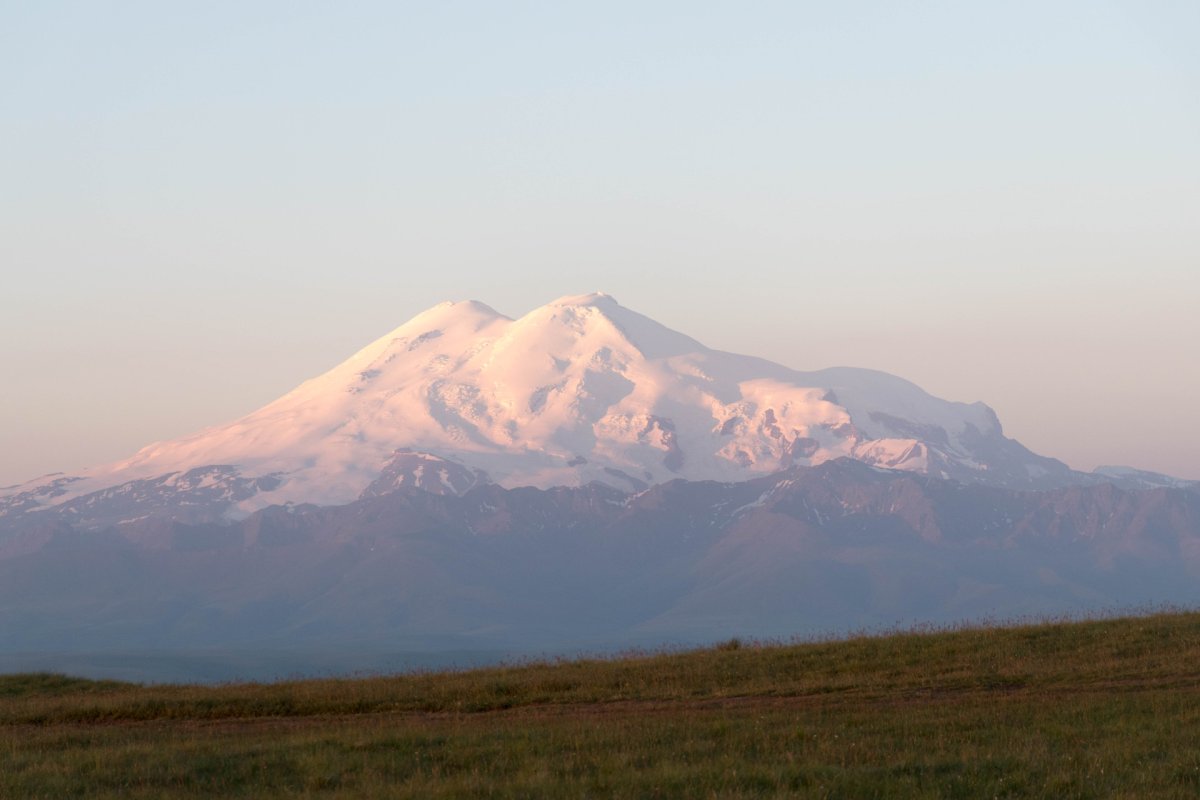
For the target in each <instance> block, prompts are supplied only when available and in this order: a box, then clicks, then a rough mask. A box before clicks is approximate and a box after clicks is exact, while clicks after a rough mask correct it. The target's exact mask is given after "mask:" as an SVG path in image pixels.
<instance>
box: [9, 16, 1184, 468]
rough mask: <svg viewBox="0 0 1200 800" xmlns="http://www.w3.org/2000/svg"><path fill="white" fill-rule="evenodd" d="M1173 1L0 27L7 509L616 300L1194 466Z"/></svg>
mask: <svg viewBox="0 0 1200 800" xmlns="http://www.w3.org/2000/svg"><path fill="white" fill-rule="evenodd" d="M1197 42H1200V3H1196V2H1195V1H1194V0H1180V1H1179V2H1164V1H1161V0H1130V1H1129V2H1105V1H1104V0H1088V1H1087V2H1083V1H1082V0H1080V1H1079V2H1053V0H1039V1H1038V2H1005V3H982V2H961V1H957V0H956V1H955V2H941V3H932V2H931V3H902V2H850V3H828V2H821V3H817V2H812V3H805V2H727V3H706V2H699V1H698V0H688V2H678V3H675V2H628V3H627V2H615V1H614V0H606V1H605V2H593V3H574V2H543V3H532V2H478V3H465V2H453V1H447V0H438V1H437V2H426V3H401V2H379V3H368V2H339V3H333V2H327V3H317V2H300V1H298V0H292V1H290V2H277V3H275V2H245V0H241V1H239V2H204V3H162V2H157V0H155V1H153V2H114V3H94V2H74V3H72V2H54V1H53V0H31V1H30V2H22V1H20V0H0V273H2V279H0V381H2V383H0V484H4V483H14V482H17V481H20V480H24V479H27V478H31V477H34V476H35V475H38V474H41V473H44V472H49V471H57V470H64V471H70V470H75V469H79V468H81V467H84V466H87V465H89V464H93V463H98V462H103V461H107V460H112V459H115V458H119V457H122V456H125V455H128V454H129V453H131V452H132V451H134V450H136V449H137V448H138V447H140V446H142V445H143V444H146V443H148V442H150V441H152V440H156V439H163V438H170V437H173V436H177V435H181V434H184V433H187V432H190V431H192V430H195V429H197V428H200V427H203V426H205V425H207V424H211V423H216V422H221V421H225V420H227V419H230V418H232V417H235V416H238V415H241V414H243V413H246V412H248V411H251V410H253V409H254V408H256V407H258V406H260V405H262V404H264V403H265V402H267V401H269V400H271V399H273V398H274V397H276V396H277V395H279V394H282V393H283V392H284V391H286V390H288V389H290V388H291V387H292V386H293V385H295V384H297V383H299V382H300V381H301V380H303V379H305V378H308V377H311V376H312V375H314V374H317V373H319V372H321V371H323V370H324V369H326V368H328V367H330V366H332V365H333V364H335V363H337V362H339V361H341V360H342V359H343V358H345V357H347V356H348V355H350V354H351V353H352V352H353V351H354V350H356V349H357V348H358V347H360V346H361V345H363V344H365V343H366V342H368V341H370V340H371V339H373V338H375V337H377V336H379V335H382V334H383V333H385V332H386V331H388V330H390V329H391V328H394V327H396V326H397V325H399V324H400V323H402V322H403V321H405V320H406V319H408V318H409V317H411V316H412V315H414V314H415V313H417V312H418V311H420V310H422V309H423V308H425V307H427V306H429V305H432V304H434V303H436V302H438V301H441V300H445V299H463V298H474V299H479V300H482V301H484V302H487V303H488V304H490V305H492V306H494V307H496V308H497V309H498V310H500V311H502V312H505V313H507V314H509V315H519V314H522V313H524V312H525V311H527V310H529V309H531V308H533V307H535V306H537V305H541V304H542V303H544V302H547V301H549V300H551V299H553V298H554V297H556V296H559V295H564V294H574V293H580V292H587V291H607V292H609V293H610V294H613V295H615V296H616V297H617V299H618V300H619V301H620V302H621V303H622V304H624V305H626V306H628V307H630V308H633V309H635V310H638V311H641V312H643V313H645V314H648V315H650V316H652V317H654V318H656V319H658V320H659V321H661V322H663V323H664V324H667V325H670V326H671V327H674V328H677V329H679V330H682V331H684V332H686V333H688V334H690V335H692V336H694V337H696V338H698V339H700V340H701V341H703V342H705V343H706V344H708V345H710V346H712V347H718V348H721V349H726V350H734V351H739V352H747V353H753V354H756V355H761V356H764V357H767V358H770V359H772V360H775V361H779V362H782V363H785V364H788V365H790V366H794V367H797V368H801V369H810V368H811V369H815V368H819V367H824V366H830V365H838V364H844V365H852V366H865V367H874V368H878V369H883V370H886V371H888V372H892V373H895V374H898V375H902V376H904V377H907V378H909V379H911V380H914V381H916V382H917V383H919V384H921V385H922V386H924V387H925V388H926V389H928V390H929V391H931V392H933V393H934V394H937V395H940V396H943V397H947V398H950V399H956V400H966V401H973V400H983V401H985V402H987V403H989V404H990V405H992V406H993V407H994V408H995V409H996V410H997V412H998V414H999V415H1000V418H1001V420H1002V421H1003V423H1004V424H1005V428H1006V431H1007V432H1008V434H1009V435H1011V436H1015V437H1017V438H1018V439H1020V440H1021V441H1023V442H1024V443H1026V444H1027V445H1029V446H1030V447H1032V448H1033V449H1035V450H1037V451H1039V452H1041V453H1044V454H1047V455H1053V456H1056V457H1058V458H1061V459H1063V460H1065V461H1067V462H1068V463H1069V464H1071V465H1072V466H1075V467H1077V468H1084V469H1090V468H1091V467H1093V466H1095V465H1097V464H1102V463H1123V464H1130V465H1133V466H1137V467H1142V468H1148V469H1155V470H1159V471H1165V472H1169V473H1174V474H1177V475H1181V476H1185V477H1192V478H1200V308H1198V306H1200V46H1197Z"/></svg>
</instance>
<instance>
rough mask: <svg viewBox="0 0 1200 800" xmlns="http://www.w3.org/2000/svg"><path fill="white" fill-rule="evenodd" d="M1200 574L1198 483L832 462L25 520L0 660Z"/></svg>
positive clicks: (434, 632) (486, 640)
mask: <svg viewBox="0 0 1200 800" xmlns="http://www.w3.org/2000/svg"><path fill="white" fill-rule="evenodd" d="M1197 575H1200V492H1197V491H1196V490H1192V489H1171V488H1158V489H1142V490H1125V489H1121V488H1118V487H1116V486H1113V485H1111V484H1102V485H1097V486H1087V487H1065V488H1062V489H1056V490H1047V491H1040V492H1015V491H1010V490H1005V489H997V488H993V487H987V486H979V485H974V486H969V485H964V484H960V483H956V482H951V481H944V480H939V479H931V478H927V477H924V476H920V475H914V474H911V473H905V472H901V471H896V470H884V469H878V468H872V467H868V466H865V465H863V464H860V463H857V462H855V461H853V460H850V459H839V460H835V461H831V462H827V463H825V464H822V465H820V466H818V467H796V468H793V469H790V470H787V471H784V472H781V473H778V474H775V475H770V476H764V477H759V478H756V479H754V480H750V481H745V482H741V483H730V484H726V483H714V482H691V481H682V480H677V481H671V482H668V483H665V484H661V485H658V486H655V487H653V488H651V489H648V490H646V491H642V492H638V493H628V492H621V491H618V490H616V489H612V488H609V487H605V486H602V485H599V484H591V485H588V486H583V487H573V488H571V487H556V488H551V489H547V490H539V489H533V488H515V489H505V488H503V487H500V486H497V485H495V484H484V485H479V486H475V487H473V488H470V489H468V490H466V492H465V493H464V494H462V495H461V496H459V495H454V494H450V493H447V494H434V493H431V492H427V491H424V490H422V489H418V488H412V487H409V488H402V489H398V490H396V491H393V492H390V493H387V494H383V495H380V496H375V497H369V498H365V499H363V500H359V501H356V502H353V503H350V504H347V505H343V506H325V507H318V506H293V507H273V508H268V509H264V510H262V511H259V512H256V513H254V514H252V515H250V516H249V517H247V518H245V519H243V520H240V521H238V522H233V523H226V524H213V523H207V524H197V525H188V524H183V523H179V522H172V521H160V520H153V519H147V520H141V521H137V522H127V523H124V524H121V525H116V526H113V527H110V528H108V529H106V530H104V531H86V532H80V531H77V530H73V529H71V528H69V527H67V526H63V525H57V526H47V527H44V528H40V529H29V530H26V531H23V532H19V533H17V534H15V535H13V536H12V537H10V539H9V540H8V541H7V543H4V544H3V546H0V649H3V650H5V651H7V652H18V651H22V650H24V651H34V650H42V651H49V650H58V649H63V648H70V649H73V650H75V651H76V652H82V651H89V650H113V649H118V650H119V649H125V650H136V649H141V648H158V649H167V650H170V649H188V648H191V649H196V648H207V647H257V648H260V649H270V648H271V647H283V648H287V647H298V648H303V647H309V648H338V647H341V646H343V645H346V646H349V645H354V644H355V643H357V645H362V646H366V645H367V644H369V645H370V646H372V647H382V648H399V649H410V650H428V649H439V648H440V649H463V648H465V649H506V648H510V647H517V648H520V647H554V648H557V649H559V650H570V649H572V648H581V647H582V648H587V647H591V646H601V645H605V644H619V645H625V646H629V645H632V644H639V643H640V644H658V643H663V642H668V641H704V640H712V639H715V638H717V637H721V636H729V635H752V636H790V635H794V634H797V633H815V632H820V631H835V630H837V631H844V630H849V629H853V628H858V627H862V626H876V625H887V624H891V623H895V622H897V621H903V622H906V623H907V622H915V621H925V622H931V621H951V620H957V619H971V618H981V617H985V616H991V617H1000V618H1010V617H1012V616H1016V615H1022V614H1046V613H1064V612H1071V613H1078V612H1085V611H1089V610H1096V609H1099V608H1108V609H1111V608H1120V607H1129V606H1137V605H1143V604H1149V603H1176V604H1184V605H1192V604H1194V603H1195V602H1196V598H1197V592H1196V588H1195V587H1196V577H1197Z"/></svg>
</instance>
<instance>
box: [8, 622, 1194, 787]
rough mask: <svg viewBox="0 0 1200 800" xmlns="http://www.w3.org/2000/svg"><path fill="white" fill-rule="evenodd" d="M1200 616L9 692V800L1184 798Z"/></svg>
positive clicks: (11, 684)
mask: <svg viewBox="0 0 1200 800" xmlns="http://www.w3.org/2000/svg"><path fill="white" fill-rule="evenodd" d="M1195 742H1200V614H1193V613H1186V614H1180V613H1177V614H1159V615H1155V616H1150V617H1143V618H1135V619H1119V620H1106V621H1097V622H1082V623H1062V624H1052V625H1029V626H1022V627H1011V628H1003V627H993V628H985V629H971V630H958V631H945V632H930V633H919V634H918V633H907V634H898V635H891V636H880V637H862V638H856V639H852V640H849V641H840V642H830V643H818V644H799V645H788V646H764V645H756V644H754V643H748V642H744V641H743V642H739V643H738V645H737V646H734V644H733V643H732V642H730V643H727V644H726V645H724V646H721V647H717V648H713V649H711V650H704V651H696V652H689V653H680V654H667V655H658V656H645V657H633V658H626V659H620V660H584V661H573V662H564V663H551V664H534V665H528V666H513V667H503V668H494V669H484V670H474V671H470V672H459V673H440V674H422V675H408V676H398V677H389V678H368V679H356V680H321V681H299V682H291V683H279V684H269V685H228V686H219V687H201V686H149V687H140V686H132V685H128V684H119V683H114V682H100V683H97V682H90V681H83V680H79V679H73V678H65V677H62V676H53V675H19V676H8V677H0V798H8V797H20V798H25V797H46V798H58V797H134V798H138V797H163V796H179V797H210V796H213V795H223V796H241V797H284V796H287V797H359V796H362V797H531V796H564V797H630V798H635V797H636V798H641V797H648V798H650V797H796V796H799V797H885V798H886V797H930V798H933V797H939V798H940V797H963V798H977V797H1010V798H1017V797H1047V798H1051V797H1053V798H1090V797H1096V798H1110V797H1129V798H1135V797H1136V798H1143V797H1180V798H1183V797H1189V798H1191V797H1197V796H1200V746H1197V745H1196V744H1195Z"/></svg>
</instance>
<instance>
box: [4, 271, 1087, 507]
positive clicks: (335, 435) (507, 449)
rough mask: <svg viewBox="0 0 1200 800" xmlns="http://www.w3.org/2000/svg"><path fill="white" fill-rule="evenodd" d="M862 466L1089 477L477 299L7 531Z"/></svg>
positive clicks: (589, 325)
mask: <svg viewBox="0 0 1200 800" xmlns="http://www.w3.org/2000/svg"><path fill="white" fill-rule="evenodd" d="M843 457H848V458H851V459H855V460H857V461H860V462H863V463H865V464H869V465H872V466H876V467H883V468H888V469H895V470H905V471H910V472H916V473H922V474H928V475H930V476H932V477H939V478H950V479H954V480H958V481H960V482H964V483H983V484H990V485H995V486H1003V487H1007V488H1045V487H1051V486H1060V485H1064V484H1070V483H1079V482H1087V481H1088V480H1089V478H1088V477H1087V476H1084V475H1082V474H1080V473H1074V472H1072V471H1071V470H1069V469H1068V468H1067V466H1066V465H1065V464H1063V463H1061V462H1059V461H1056V460H1054V459H1050V458H1044V457H1041V456H1038V455H1035V454H1034V453H1032V452H1030V451H1029V450H1027V449H1026V448H1025V447H1023V446H1022V445H1020V444H1019V443H1017V442H1016V441H1014V440H1012V439H1008V438H1006V437H1005V436H1004V435H1003V432H1002V430H1001V427H1000V423H999V421H998V420H997V418H996V415H995V414H994V413H993V412H992V410H991V409H990V408H988V407H987V406H986V405H983V404H982V403H972V404H965V403H956V402H948V401H945V400H940V399H938V398H936V397H933V396H931V395H929V394H927V393H926V392H924V391H922V390H921V389H920V388H918V387H917V386H915V385H913V384H912V383H909V382H907V381H905V380H902V379H900V378H897V377H893V376H891V375H887V374H884V373H881V372H876V371H872V370H864V369H851V368H834V369H823V370H820V371H816V372H799V371H796V370H793V369H789V368H787V367H784V366H781V365H779V364H775V363H772V362H769V361H765V360H763V359H759V358H754V357H750V356H742V355H735V354H731V353H725V352H720V351H716V350H712V349H709V348H707V347H705V346H704V345H702V344H701V343H700V342H698V341H696V340H695V339H692V338H689V337H688V336H685V335H683V334H681V333H677V332H675V331H673V330H670V329H668V328H666V327H664V326H662V325H660V324H658V323H657V322H655V321H654V320H652V319H650V318H648V317H646V316H643V315H641V314H638V313H636V312H634V311H631V310H629V309H627V308H624V307H623V306H621V305H620V304H618V303H617V301H616V300H614V299H613V298H612V297H610V296H608V295H605V294H589V295H581V296H574V297H563V298H560V299H558V300H555V301H554V302H551V303H549V304H547V305H545V306H542V307H540V308H537V309H535V310H533V311H531V312H529V313H528V314H526V315H525V316H523V317H521V318H519V319H515V320H514V319H510V318H508V317H506V316H504V315H502V314H499V313H497V312H496V311H494V310H493V309H491V308H489V307H488V306H486V305H484V304H482V303H479V302H474V301H467V302H458V303H443V304H441V305H438V306H435V307H433V308H431V309H429V310H427V311H425V312H423V313H421V314H419V315H417V316H416V317H414V318H413V319H411V320H409V321H408V322H406V323H404V324H403V325H401V326H400V327H399V328H396V329H395V330H394V331H392V332H390V333H388V334H387V335H385V336H383V337H381V338H379V339H377V340H376V341H374V342H372V343H371V344H369V345H367V346H366V347H364V348H363V349H362V350H360V351H359V352H358V353H356V354H354V355H353V356H352V357H350V358H349V359H348V360H347V361H345V362H343V363H342V364H339V365H338V366H336V367H334V368H333V369H331V370H329V371H328V372H326V373H325V374H323V375H321V376H319V377H316V378H314V379H312V380H309V381H306V382H305V383H303V384H301V385H300V386H298V387H297V388H296V389H294V390H293V391H291V392H289V393H288V394H286V395H284V396H283V397H281V398H279V399H278V400H276V401H275V402H273V403H271V404H269V405H267V406H265V407H264V408H262V409H259V410H258V411H255V412H254V413H252V414H249V415H248V416H246V417H243V418H242V419H239V420H236V421H234V422H231V423H228V424H225V425H219V426H216V427H212V428H208V429H206V430H203V431H200V432H199V433H196V434H193V435H191V436H186V437H183V438H180V439H174V440H171V441H166V442H159V443H156V444H152V445H150V446H148V447H146V448H144V449H142V450H141V451H139V452H138V453H136V454H135V455H133V456H132V457H131V458H129V459H126V460H124V461H120V462H117V463H114V464H110V465H107V466H103V467H97V468H95V469H90V470H87V471H85V472H83V473H81V474H79V475H75V476H63V475H55V476H47V477H46V478H42V479H39V480H37V481H32V482H30V483H27V484H24V485H21V486H16V487H10V488H9V489H7V490H2V491H0V520H2V519H3V517H4V516H8V517H9V518H10V520H9V521H10V522H11V521H12V519H13V518H14V517H15V516H18V515H29V514H35V515H36V512H37V511H38V510H45V509H46V508H47V507H59V508H61V509H64V510H67V511H69V518H70V519H71V520H72V521H73V522H76V523H77V522H80V521H86V520H89V519H91V520H92V522H93V524H94V525H95V526H101V525H104V524H113V523H116V522H120V521H122V520H125V519H130V518H136V517H138V516H143V515H148V514H149V515H156V514H165V515H170V516H175V517H181V518H185V519H210V518H216V517H220V516H222V515H224V516H231V517H235V518H236V517H240V516H245V515H246V514H249V513H251V512H253V511H255V510H257V509H260V508H264V507H266V506H269V505H274V504H284V503H315V504H322V505H339V504H345V503H349V502H351V501H354V500H355V499H357V498H359V497H362V496H364V493H366V494H367V495H377V494H379V493H381V492H384V491H387V490H389V489H395V488H399V487H403V486H417V487H419V488H424V489H426V490H436V491H440V492H449V493H455V494H459V493H461V492H463V491H465V490H466V489H468V488H470V487H471V486H474V485H476V484H479V483H488V482H491V483H496V484H499V485H501V486H503V487H510V488H511V487H517V486H534V487H539V488H547V487H551V486H582V485H585V484H588V483H590V482H601V483H605V484H608V485H610V486H612V487H614V488H617V489H620V490H640V489H643V488H645V487H647V486H649V485H653V484H658V483H662V482H664V481H668V480H672V479H675V478H685V479H687V480H717V481H725V482H731V481H741V480H747V479H750V478H753V477H755V476H758V475H764V474H768V473H772V472H776V471H779V470H781V469H787V468H789V467H792V466H807V465H816V464H820V463H823V462H826V461H829V460H832V459H836V458H843ZM183 495H186V496H187V497H188V498H189V500H188V503H185V504H183V505H182V506H181V505H180V503H179V502H178V499H179V497H181V496H183Z"/></svg>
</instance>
